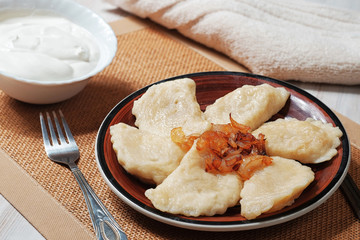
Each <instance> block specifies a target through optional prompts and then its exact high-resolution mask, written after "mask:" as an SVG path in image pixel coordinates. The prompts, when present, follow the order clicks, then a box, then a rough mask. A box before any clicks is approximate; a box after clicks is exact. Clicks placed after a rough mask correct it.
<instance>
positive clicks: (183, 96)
mask: <svg viewBox="0 0 360 240" xmlns="http://www.w3.org/2000/svg"><path fill="white" fill-rule="evenodd" d="M195 88H196V85H195V82H194V81H193V80H192V79H189V78H184V79H178V80H174V81H168V82H164V83H160V84H156V85H153V86H152V87H150V88H149V89H148V90H147V91H146V93H145V94H144V95H143V96H142V97H141V98H140V99H138V100H137V101H135V102H134V107H133V109H132V113H133V114H134V115H135V117H136V122H135V125H136V126H137V127H139V129H141V130H145V131H150V132H152V133H154V134H158V135H162V136H170V132H171V130H172V129H173V128H176V127H182V129H183V131H184V133H185V134H186V135H190V134H194V133H199V134H200V133H202V132H204V131H205V130H207V129H208V128H209V127H210V123H209V122H207V121H206V120H205V118H204V116H203V112H202V111H201V109H200V105H199V103H198V102H197V100H196V95H195V90H196V89H195Z"/></svg>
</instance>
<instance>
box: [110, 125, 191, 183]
mask: <svg viewBox="0 0 360 240" xmlns="http://www.w3.org/2000/svg"><path fill="white" fill-rule="evenodd" d="M110 134H111V142H112V143H113V149H114V151H115V153H116V156H117V159H118V161H119V163H120V165H122V166H123V167H124V169H125V170H126V171H127V172H129V173H130V174H132V175H134V176H136V177H138V178H139V179H140V180H142V181H143V182H145V183H150V184H160V183H161V182H162V181H163V180H164V179H165V178H166V177H167V176H168V175H169V174H170V173H171V172H172V171H174V170H175V168H177V167H178V166H179V164H180V161H181V159H182V157H183V156H184V155H185V153H184V152H183V151H182V150H181V149H180V148H179V147H178V146H177V145H176V144H175V143H174V142H172V141H171V139H170V138H168V137H162V136H158V135H154V134H151V133H149V132H146V131H141V130H139V129H137V128H135V127H132V126H129V125H126V124H125V123H118V124H116V125H113V126H111V127H110Z"/></svg>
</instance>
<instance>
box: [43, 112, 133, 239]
mask: <svg viewBox="0 0 360 240" xmlns="http://www.w3.org/2000/svg"><path fill="white" fill-rule="evenodd" d="M52 113H53V117H54V122H55V125H56V129H57V134H56V133H55V130H54V127H53V124H52V121H51V117H50V115H49V113H48V112H46V118H47V123H48V128H49V132H50V138H49V135H48V131H47V128H46V121H45V119H44V116H43V114H42V113H40V124H41V130H42V135H43V139H44V145H45V151H46V153H47V155H48V157H49V158H50V159H51V160H53V161H54V162H57V163H63V164H66V165H67V166H68V167H69V168H70V169H71V171H72V173H73V174H74V176H75V178H76V181H77V182H78V183H79V186H80V188H81V190H82V192H83V195H84V197H85V202H86V205H87V207H88V210H89V213H90V217H91V221H92V223H93V226H94V229H95V233H96V237H97V239H104V240H107V239H116V240H120V239H121V240H124V239H127V237H126V235H125V233H124V232H123V231H122V230H121V227H120V226H119V224H118V223H117V222H116V221H115V219H114V217H113V216H112V215H111V214H110V213H109V211H108V210H107V209H106V207H105V206H104V205H103V203H102V202H101V200H100V199H99V198H98V196H96V194H95V192H94V190H93V189H92V188H91V187H90V185H89V183H88V182H87V181H86V179H85V177H84V175H83V174H82V173H81V171H80V169H79V168H78V166H77V165H76V163H75V161H76V160H78V159H79V157H80V152H79V148H78V146H77V145H76V142H75V139H74V137H73V135H72V134H71V131H70V128H69V126H68V124H67V122H66V121H65V117H64V115H63V113H62V112H61V110H59V114H60V118H61V122H62V126H63V129H64V130H65V135H66V138H65V137H64V134H63V131H62V129H61V125H60V123H59V120H58V118H57V116H56V113H55V112H54V111H53V112H52Z"/></svg>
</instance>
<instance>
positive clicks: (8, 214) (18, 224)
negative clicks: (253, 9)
mask: <svg viewBox="0 0 360 240" xmlns="http://www.w3.org/2000/svg"><path fill="white" fill-rule="evenodd" d="M76 1H77V2H79V3H80V4H82V5H84V6H87V7H88V8H90V9H92V10H93V11H94V12H96V13H98V14H99V15H100V16H102V17H103V18H104V19H105V20H106V21H107V22H112V21H116V20H119V19H121V18H123V17H126V16H128V14H127V13H125V12H122V11H121V10H118V9H116V8H115V7H114V6H112V5H110V4H108V3H106V2H104V1H101V0H96V1H88V0H76ZM288 1H293V0H288ZM308 1H312V2H319V3H325V4H328V5H332V6H335V7H342V8H350V9H353V10H357V11H359V12H360V1H358V0H308ZM291 83H292V84H294V85H296V86H298V87H300V88H302V89H304V90H306V91H308V92H309V93H311V94H312V95H314V96H315V97H317V98H318V99H320V100H321V101H322V102H323V103H325V104H326V105H327V106H328V107H330V108H331V109H332V110H335V111H336V112H339V113H341V114H342V115H344V116H346V117H348V118H350V119H351V120H353V121H355V122H357V123H358V124H360V85H356V86H342V85H326V84H316V83H302V82H291ZM0 239H3V240H5V239H8V240H9V239H14V240H16V239H27V240H32V239H34V240H41V239H44V238H43V236H42V235H41V234H40V233H39V232H38V231H37V230H36V229H35V228H34V227H33V226H32V225H31V224H30V223H29V222H28V221H27V220H26V219H25V218H24V217H23V216H22V215H21V214H20V213H19V212H18V211H17V210H16V209H15V208H14V207H13V206H12V205H11V204H10V203H9V202H8V201H7V200H6V199H5V198H4V197H3V196H2V195H1V194H0Z"/></svg>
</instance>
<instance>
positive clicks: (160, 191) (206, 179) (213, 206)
mask: <svg viewBox="0 0 360 240" xmlns="http://www.w3.org/2000/svg"><path fill="white" fill-rule="evenodd" d="M241 188H242V181H241V180H240V178H239V177H238V176H237V174H235V173H233V174H225V175H221V174H219V175H215V174H212V173H208V172H206V171H205V162H204V160H203V159H202V157H201V156H200V155H199V153H198V151H197V150H196V143H194V144H193V146H192V148H191V149H190V150H189V152H187V154H186V155H185V156H184V158H183V160H182V161H181V163H180V165H179V167H178V168H176V169H175V171H173V172H172V173H171V174H170V175H169V176H168V177H167V178H166V179H165V180H164V181H163V182H162V183H161V184H160V185H158V186H157V187H156V188H155V189H152V188H150V189H148V190H147V191H146V192H145V195H146V197H147V198H149V199H150V200H151V202H152V204H153V205H154V206H155V208H157V209H159V210H161V211H163V212H169V213H173V214H182V215H185V216H193V217H197V216H200V215H205V216H213V215H215V214H223V213H225V211H226V210H227V208H228V207H232V206H234V205H236V204H237V203H238V202H239V200H240V191H241Z"/></svg>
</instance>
